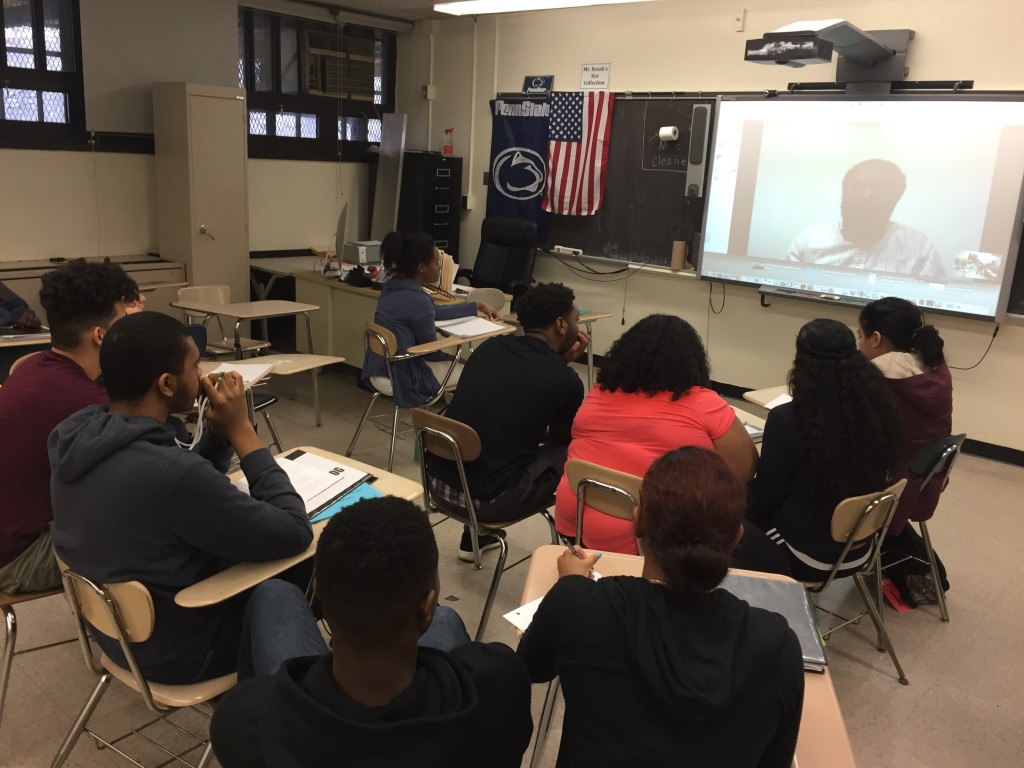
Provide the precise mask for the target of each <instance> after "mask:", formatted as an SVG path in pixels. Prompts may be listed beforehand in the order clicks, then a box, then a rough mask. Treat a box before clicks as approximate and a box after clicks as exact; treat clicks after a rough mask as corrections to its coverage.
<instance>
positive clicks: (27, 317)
mask: <svg viewBox="0 0 1024 768" xmlns="http://www.w3.org/2000/svg"><path fill="white" fill-rule="evenodd" d="M15 323H16V325H17V326H18V327H19V328H23V329H25V330H26V331H31V330H34V329H36V328H38V327H39V326H40V325H42V323H41V322H40V321H39V318H38V317H36V313H35V312H33V311H32V310H31V309H26V310H25V312H24V313H23V314H22V316H21V317H19V318H18V319H17V320H16V321H15Z"/></svg>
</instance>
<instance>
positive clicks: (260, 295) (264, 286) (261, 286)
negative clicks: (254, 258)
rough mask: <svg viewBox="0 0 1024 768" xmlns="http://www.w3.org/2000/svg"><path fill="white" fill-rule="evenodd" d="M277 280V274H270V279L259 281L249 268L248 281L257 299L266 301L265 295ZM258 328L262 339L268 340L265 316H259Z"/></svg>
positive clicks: (267, 294) (268, 293)
mask: <svg viewBox="0 0 1024 768" xmlns="http://www.w3.org/2000/svg"><path fill="white" fill-rule="evenodd" d="M275 280H277V275H275V274H271V275H270V279H269V280H267V282H266V283H261V282H260V281H259V280H257V279H256V275H254V274H253V272H252V269H251V268H250V270H249V282H250V284H251V285H252V290H253V292H254V293H255V294H256V298H257V299H258V300H259V301H266V299H267V296H269V295H270V291H271V290H272V289H273V287H274V281H275ZM260 328H262V329H263V340H264V341H270V332H269V331H268V330H267V318H265V317H263V318H260Z"/></svg>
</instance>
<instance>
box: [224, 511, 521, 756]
mask: <svg viewBox="0 0 1024 768" xmlns="http://www.w3.org/2000/svg"><path fill="white" fill-rule="evenodd" d="M439 589H440V586H439V582H438V576H437V542H436V541H435V539H434V533H433V531H432V530H431V528H430V524H429V523H428V522H427V518H426V517H425V516H424V514H423V511H422V510H421V509H420V508H419V507H417V506H416V505H415V504H412V503H411V502H408V501H405V500H404V499H398V498H395V497H393V496H385V497H384V498H379V499H367V500H363V501H359V502H357V503H355V504H353V505H352V506H351V507H349V508H347V509H345V510H344V511H343V512H342V513H341V514H339V515H338V516H336V517H334V518H333V519H331V521H330V522H329V523H328V524H327V526H326V528H325V530H324V532H323V534H322V535H321V537H320V540H319V542H318V544H317V553H316V592H317V595H318V596H319V598H320V605H321V606H322V608H323V614H324V619H325V620H326V621H327V624H328V626H329V627H330V630H331V648H328V647H327V644H326V643H325V642H324V640H323V637H322V636H321V634H320V629H319V627H318V626H317V623H316V620H315V619H314V617H313V614H312V612H311V611H310V610H309V604H308V602H307V601H306V599H305V596H304V595H303V594H302V591H301V590H300V589H298V588H297V587H295V586H293V585H291V584H286V583H284V582H281V581H278V580H271V581H267V582H264V583H263V584H261V585H260V586H259V587H257V588H256V592H255V595H254V603H253V605H251V606H250V608H249V609H247V610H246V615H245V624H246V635H245V636H246V638H247V640H248V643H247V646H248V647H247V649H246V650H250V651H251V655H252V658H253V662H254V665H253V666H254V671H255V672H256V673H257V674H263V675H266V676H264V677H257V678H256V679H253V680H248V681H245V682H242V683H240V684H239V685H238V686H237V687H235V688H234V689H232V690H231V691H229V692H228V693H227V694H226V695H225V696H224V699H223V700H222V701H221V703H220V704H218V705H217V709H216V710H215V711H214V714H213V722H212V724H211V726H210V738H211V740H212V742H213V748H214V751H215V752H216V755H217V759H218V760H220V763H221V765H223V766H224V768H269V767H274V768H276V767H277V766H304V768H327V766H336V765H345V766H352V768H360V767H361V766H396V767H397V766H417V768H470V766H476V765H486V766H489V767H490V766H493V767H494V768H519V765H520V763H521V761H522V757H523V752H524V751H525V750H526V747H527V745H528V744H529V743H530V733H531V731H532V723H531V720H530V679H529V676H528V675H527V673H526V668H525V667H524V666H523V663H522V662H521V661H520V660H519V659H518V658H517V657H516V655H515V653H513V652H512V650H511V649H510V648H508V647H507V646H504V645H502V644H500V643H488V644H484V643H470V642H469V635H468V634H467V633H466V627H465V625H464V624H463V623H462V620H461V619H459V617H458V614H456V613H455V612H454V611H453V610H452V609H451V608H447V607H444V606H438V604H437V597H438V594H439V591H438V590H439ZM264 593H267V594H272V595H274V596H275V597H276V599H274V600H273V601H270V600H266V599H265V597H264ZM264 605H265V606H268V607H270V610H267V611H266V612H263V611H257V610H256V607H257V606H264ZM442 624H443V625H444V626H440V625H442ZM268 638H272V639H273V640H274V642H277V639H278V638H288V639H290V644H288V645H281V644H280V643H278V647H277V648H276V649H274V651H273V652H272V653H267V652H266V649H265V648H264V642H265V640H266V639H268ZM288 659H290V660H288ZM282 662H284V663H283V665H282ZM279 668H280V669H279ZM274 672H276V674H273V676H271V673H274Z"/></svg>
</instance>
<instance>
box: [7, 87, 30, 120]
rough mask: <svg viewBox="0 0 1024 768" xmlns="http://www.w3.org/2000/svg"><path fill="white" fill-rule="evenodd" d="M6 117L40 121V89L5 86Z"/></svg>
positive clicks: (8, 118)
mask: <svg viewBox="0 0 1024 768" xmlns="http://www.w3.org/2000/svg"><path fill="white" fill-rule="evenodd" d="M4 119H5V120H19V121H26V122H32V123H37V122H39V91H29V90H25V89H23V88H4Z"/></svg>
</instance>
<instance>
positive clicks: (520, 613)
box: [502, 571, 603, 632]
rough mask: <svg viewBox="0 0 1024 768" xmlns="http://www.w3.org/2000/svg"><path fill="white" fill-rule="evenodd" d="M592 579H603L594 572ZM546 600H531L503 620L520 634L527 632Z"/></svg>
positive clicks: (539, 598) (542, 596)
mask: <svg viewBox="0 0 1024 768" xmlns="http://www.w3.org/2000/svg"><path fill="white" fill-rule="evenodd" d="M591 578H592V579H593V580H594V581H598V580H599V579H601V578H603V577H602V576H601V574H600V573H598V572H597V571H594V574H593V576H591ZM543 599H544V595H541V596H540V597H538V598H537V599H536V600H531V601H530V602H528V603H527V604H526V605H521V606H519V607H518V608H516V609H515V610H514V611H509V612H508V613H506V614H505V615H504V616H503V617H502V618H504V619H505V620H506V621H508V622H509V623H510V624H511V625H512V626H513V627H515V628H516V629H518V630H519V631H520V632H525V631H526V630H527V629H528V628H529V626H530V624H532V623H533V615H534V614H535V613H537V608H538V607H539V606H540V603H541V600H543Z"/></svg>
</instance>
